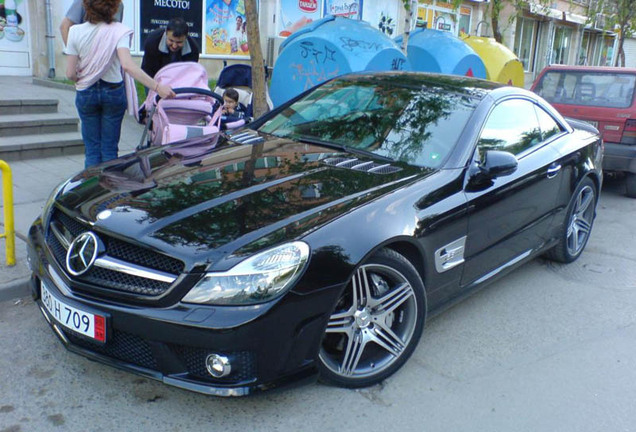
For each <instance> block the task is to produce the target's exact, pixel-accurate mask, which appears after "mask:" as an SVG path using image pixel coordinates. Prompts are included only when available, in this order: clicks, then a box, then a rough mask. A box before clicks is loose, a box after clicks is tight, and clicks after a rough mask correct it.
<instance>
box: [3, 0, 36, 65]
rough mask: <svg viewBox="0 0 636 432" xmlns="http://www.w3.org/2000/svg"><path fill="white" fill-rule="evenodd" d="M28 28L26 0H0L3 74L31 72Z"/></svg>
mask: <svg viewBox="0 0 636 432" xmlns="http://www.w3.org/2000/svg"><path fill="white" fill-rule="evenodd" d="M28 29H29V23H28V13H27V4H26V1H23V0H0V72H2V73H3V74H4V73H6V74H8V75H29V74H30V71H31V57H30V49H29V39H28V34H27V30H28ZM5 68H6V69H5Z"/></svg>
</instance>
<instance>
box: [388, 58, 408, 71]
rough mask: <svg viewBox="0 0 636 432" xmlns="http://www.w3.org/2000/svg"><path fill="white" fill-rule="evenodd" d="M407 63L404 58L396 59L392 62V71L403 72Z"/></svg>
mask: <svg viewBox="0 0 636 432" xmlns="http://www.w3.org/2000/svg"><path fill="white" fill-rule="evenodd" d="M405 61H406V59H403V58H399V57H398V58H394V59H393V61H392V62H391V70H402V68H403V66H404V62H405Z"/></svg>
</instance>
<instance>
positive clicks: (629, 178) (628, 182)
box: [625, 173, 636, 198]
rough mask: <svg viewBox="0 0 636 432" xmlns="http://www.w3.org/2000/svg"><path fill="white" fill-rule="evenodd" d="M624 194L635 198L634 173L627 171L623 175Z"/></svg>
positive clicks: (635, 175)
mask: <svg viewBox="0 0 636 432" xmlns="http://www.w3.org/2000/svg"><path fill="white" fill-rule="evenodd" d="M625 188H626V189H627V193H626V195H627V196H628V197H630V198H636V174H632V173H627V174H626V175H625Z"/></svg>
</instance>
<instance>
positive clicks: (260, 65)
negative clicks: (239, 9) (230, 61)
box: [245, 0, 269, 118]
mask: <svg viewBox="0 0 636 432" xmlns="http://www.w3.org/2000/svg"><path fill="white" fill-rule="evenodd" d="M245 19H246V20H247V43H248V46H249V50H250V57H251V62H252V92H253V93H254V96H253V99H252V103H253V106H254V118H258V117H260V116H262V115H263V114H265V113H266V112H267V111H268V110H269V107H268V106H267V98H266V97H265V62H264V61H263V50H262V49H261V35H260V29H259V25H258V11H257V10H256V0H245Z"/></svg>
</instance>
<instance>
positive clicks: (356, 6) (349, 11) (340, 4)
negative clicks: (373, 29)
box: [324, 0, 362, 19]
mask: <svg viewBox="0 0 636 432" xmlns="http://www.w3.org/2000/svg"><path fill="white" fill-rule="evenodd" d="M361 12H362V0H325V11H324V13H325V15H333V16H341V17H345V18H350V19H360V15H361Z"/></svg>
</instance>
